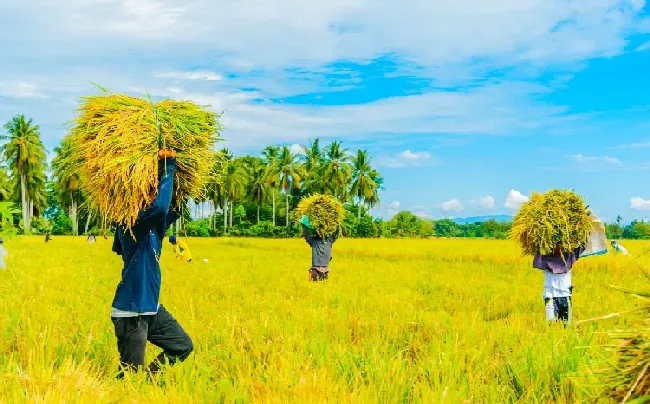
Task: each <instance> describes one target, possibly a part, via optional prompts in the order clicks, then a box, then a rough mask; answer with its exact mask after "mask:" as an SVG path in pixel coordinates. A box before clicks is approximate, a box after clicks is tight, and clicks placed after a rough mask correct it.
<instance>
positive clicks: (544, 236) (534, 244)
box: [510, 189, 592, 255]
mask: <svg viewBox="0 0 650 404" xmlns="http://www.w3.org/2000/svg"><path fill="white" fill-rule="evenodd" d="M591 228H592V223H591V219H590V217H589V212H588V211H587V207H586V206H585V203H584V201H583V200H582V198H581V197H579V196H578V195H576V194H575V193H574V192H572V191H563V190H558V189H554V190H551V191H549V192H547V193H545V194H540V193H533V195H532V196H531V198H530V200H529V201H528V202H526V203H524V204H523V205H522V206H521V209H519V212H517V215H516V216H515V218H514V220H513V224H512V229H511V231H510V238H511V239H514V240H517V241H519V243H520V245H521V248H522V250H523V253H524V254H526V255H535V254H536V253H538V252H539V253H540V254H542V255H550V254H564V253H570V252H572V251H574V250H575V249H576V248H577V247H581V246H585V244H586V243H587V239H588V237H589V232H590V230H591Z"/></svg>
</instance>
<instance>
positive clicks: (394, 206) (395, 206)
mask: <svg viewBox="0 0 650 404" xmlns="http://www.w3.org/2000/svg"><path fill="white" fill-rule="evenodd" d="M388 209H390V210H397V209H399V201H393V202H391V203H390V205H388Z"/></svg>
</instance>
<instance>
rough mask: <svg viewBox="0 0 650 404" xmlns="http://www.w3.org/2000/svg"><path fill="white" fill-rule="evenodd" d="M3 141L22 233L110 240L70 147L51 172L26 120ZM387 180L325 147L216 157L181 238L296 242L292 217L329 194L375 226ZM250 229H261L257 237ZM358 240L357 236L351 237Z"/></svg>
mask: <svg viewBox="0 0 650 404" xmlns="http://www.w3.org/2000/svg"><path fill="white" fill-rule="evenodd" d="M4 129H5V133H4V134H2V135H1V136H0V142H2V144H1V145H0V156H1V157H2V158H3V162H4V163H5V166H4V167H3V169H2V170H0V202H1V201H11V202H13V203H15V204H16V206H18V207H19V208H20V211H21V212H22V215H21V216H22V217H21V218H20V219H19V220H18V222H19V223H20V226H21V228H23V229H24V230H25V232H28V233H43V232H51V233H53V234H73V235H77V234H80V233H88V232H94V233H99V232H106V231H108V232H110V224H108V223H103V222H102V215H101V212H93V211H92V210H91V209H89V208H88V206H87V205H86V204H85V195H84V188H83V182H82V179H81V176H80V175H79V173H76V172H74V171H73V170H72V169H71V167H70V164H69V159H66V158H65V156H66V153H68V152H69V151H70V146H69V145H68V144H66V141H65V140H63V141H62V143H61V144H60V145H59V146H58V147H56V148H55V149H54V158H53V160H52V163H51V165H50V166H48V164H47V161H46V156H47V153H46V149H45V146H44V144H43V142H42V141H41V137H40V129H39V126H38V125H36V124H34V122H33V121H32V119H28V118H26V117H25V116H24V115H17V116H15V117H13V118H12V119H11V120H10V121H9V122H7V123H6V124H5V125H4ZM382 184H383V178H382V176H381V175H380V174H379V172H378V171H377V170H376V169H375V168H374V167H373V165H372V157H371V156H369V154H368V152H367V151H366V150H356V151H355V152H352V151H350V150H348V149H346V148H345V147H343V145H342V143H341V142H339V141H333V142H331V143H329V144H327V145H324V146H322V145H321V143H320V140H319V139H316V140H314V141H312V142H310V143H309V144H308V145H307V146H303V147H302V148H301V150H294V149H292V148H291V147H289V146H268V147H266V148H265V149H264V150H263V151H262V152H261V153H260V155H259V156H250V155H244V156H235V155H234V154H233V153H232V152H231V151H230V150H228V149H222V150H219V151H218V152H216V153H215V156H214V161H212V170H211V174H210V177H209V179H208V180H207V181H206V187H205V190H204V191H205V192H203V197H202V198H197V200H191V201H189V202H188V206H187V209H185V212H184V215H183V220H181V221H180V223H179V225H178V228H176V229H175V231H177V232H189V233H197V235H219V234H231V233H232V234H233V235H249V234H253V233H255V232H258V233H260V232H261V233H264V234H266V235H268V236H281V235H284V236H287V235H291V234H293V233H292V232H293V230H295V229H294V226H293V223H294V220H293V218H292V217H291V211H292V210H293V209H294V208H295V206H296V205H297V203H298V202H299V200H300V199H301V198H302V197H304V196H306V195H310V194H313V193H323V194H330V195H333V196H334V197H336V198H337V199H339V200H340V201H341V202H343V203H344V204H345V205H346V207H347V209H349V210H350V211H354V215H355V216H356V217H355V219H356V220H355V223H356V222H359V221H361V220H362V219H365V220H366V221H368V219H370V221H371V222H372V217H371V210H372V208H374V207H375V206H377V205H378V204H379V190H381V189H382ZM250 227H255V229H257V230H255V229H254V231H253V232H252V233H251V231H250V230H249V228H250ZM348 230H349V231H350V232H352V230H351V229H348Z"/></svg>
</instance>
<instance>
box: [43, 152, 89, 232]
mask: <svg viewBox="0 0 650 404" xmlns="http://www.w3.org/2000/svg"><path fill="white" fill-rule="evenodd" d="M54 152H55V153H56V157H54V159H53V160H52V171H53V174H54V179H55V183H56V186H57V188H58V191H59V201H60V202H61V203H62V204H63V205H65V206H68V207H69V209H70V219H71V221H72V234H73V235H77V234H78V230H79V222H78V220H77V213H78V206H79V199H80V197H81V192H80V191H79V188H80V180H79V178H80V177H79V164H80V163H79V162H74V161H72V160H71V159H70V158H71V156H72V155H73V154H72V147H71V145H70V143H69V142H68V141H66V140H63V142H61V146H59V147H56V148H54ZM89 219H90V215H88V220H89ZM86 227H87V226H86Z"/></svg>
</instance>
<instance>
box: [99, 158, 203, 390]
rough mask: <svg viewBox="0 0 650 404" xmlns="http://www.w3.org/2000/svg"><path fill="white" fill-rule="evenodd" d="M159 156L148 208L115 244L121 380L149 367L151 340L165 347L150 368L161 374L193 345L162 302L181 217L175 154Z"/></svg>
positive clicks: (119, 234)
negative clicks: (169, 235) (176, 207)
mask: <svg viewBox="0 0 650 404" xmlns="http://www.w3.org/2000/svg"><path fill="white" fill-rule="evenodd" d="M158 159H159V164H158V175H159V178H160V181H159V184H158V190H157V191H153V192H152V193H151V195H150V199H149V206H148V207H147V208H145V209H144V210H142V211H140V213H139V215H138V219H137V221H136V223H135V225H134V226H133V228H132V229H131V232H129V230H127V229H125V228H124V226H122V225H120V226H118V227H117V230H116V232H115V239H114V242H113V251H114V252H115V253H117V254H118V255H121V256H122V259H123V261H124V269H122V279H121V281H120V283H119V285H118V286H117V291H116V292H115V298H114V300H113V304H112V312H111V320H112V321H113V324H114V326H115V336H116V337H117V348H118V350H119V353H120V364H121V366H120V373H119V374H118V378H122V377H124V371H129V370H135V371H137V370H138V369H139V368H140V367H142V366H144V364H145V363H144V360H145V350H146V346H147V341H149V342H151V343H152V344H154V345H156V346H157V347H160V348H162V350H163V352H161V353H160V354H159V355H158V357H157V358H156V359H155V360H154V361H153V362H151V363H150V364H149V365H148V366H147V368H146V371H147V372H149V374H150V375H153V374H156V373H158V372H159V371H160V369H161V365H164V364H166V363H168V364H170V365H173V364H175V363H176V362H177V361H183V360H185V359H186V358H187V357H188V356H189V355H190V353H191V352H192V350H193V349H194V346H193V344H192V340H191V339H190V337H189V336H188V335H187V333H186V332H185V331H184V330H183V327H181V326H180V324H179V323H178V322H177V321H176V320H175V319H174V317H172V315H171V314H170V313H169V312H168V311H167V310H166V309H165V307H163V305H161V304H159V301H158V299H159V297H160V283H161V273H160V263H159V257H160V253H161V250H162V242H163V239H164V238H165V232H166V231H167V229H168V228H169V227H170V226H171V225H172V224H173V223H174V222H175V221H176V220H177V219H178V217H179V215H178V213H177V212H175V211H173V210H170V207H171V205H172V190H173V185H174V184H173V182H174V171H175V168H176V153H175V152H174V151H172V150H161V151H159V152H158Z"/></svg>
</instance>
